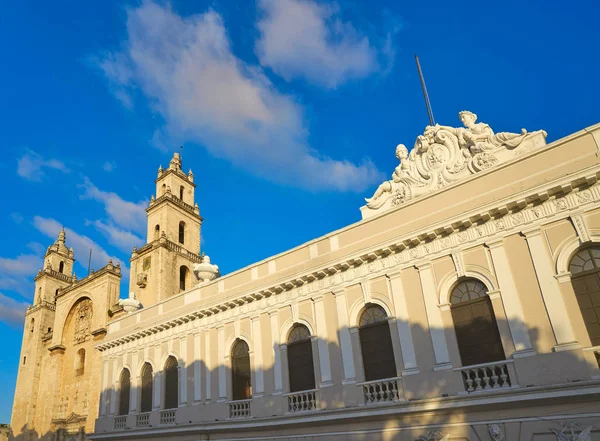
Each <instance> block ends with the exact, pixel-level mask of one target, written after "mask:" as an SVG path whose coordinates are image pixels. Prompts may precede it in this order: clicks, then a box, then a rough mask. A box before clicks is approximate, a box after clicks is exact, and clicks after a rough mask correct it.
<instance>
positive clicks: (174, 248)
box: [164, 239, 202, 263]
mask: <svg viewBox="0 0 600 441" xmlns="http://www.w3.org/2000/svg"><path fill="white" fill-rule="evenodd" d="M164 244H165V246H166V247H167V248H168V249H169V250H171V251H174V252H176V253H178V254H181V255H182V256H184V257H187V258H188V259H190V260H191V261H192V262H196V263H200V262H201V261H202V258H201V257H200V256H199V255H198V254H194V253H192V252H190V251H188V250H186V249H185V248H183V247H182V246H181V245H178V244H176V243H175V242H171V241H170V240H168V239H167V241H166V242H164Z"/></svg>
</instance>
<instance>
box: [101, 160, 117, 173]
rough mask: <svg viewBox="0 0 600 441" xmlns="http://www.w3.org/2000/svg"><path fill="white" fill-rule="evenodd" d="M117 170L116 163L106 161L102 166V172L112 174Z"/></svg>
mask: <svg viewBox="0 0 600 441" xmlns="http://www.w3.org/2000/svg"><path fill="white" fill-rule="evenodd" d="M115 168H117V163H116V162H114V161H106V162H105V163H104V164H102V170H104V171H105V172H109V173H110V172H111V171H113V170H114V169H115Z"/></svg>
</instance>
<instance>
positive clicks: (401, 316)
mask: <svg viewBox="0 0 600 441" xmlns="http://www.w3.org/2000/svg"><path fill="white" fill-rule="evenodd" d="M388 283H389V287H390V291H391V293H392V299H393V302H394V314H395V315H396V331H397V332H398V336H399V337H400V349H401V351H402V361H403V363H404V371H403V372H402V374H403V375H410V374H418V373H419V368H418V367H417V356H416V354H415V346H414V342H413V338H412V331H411V329H410V322H409V318H408V309H407V307H406V296H405V295H404V289H403V287H402V280H401V279H400V271H396V272H394V273H392V274H388Z"/></svg>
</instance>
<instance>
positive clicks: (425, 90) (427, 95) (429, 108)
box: [415, 55, 435, 126]
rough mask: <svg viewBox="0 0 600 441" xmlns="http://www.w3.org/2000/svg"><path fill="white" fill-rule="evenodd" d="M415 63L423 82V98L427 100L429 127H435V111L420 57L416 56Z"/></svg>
mask: <svg viewBox="0 0 600 441" xmlns="http://www.w3.org/2000/svg"><path fill="white" fill-rule="evenodd" d="M415 61H416V62H417V70H418V71H419V78H420V80H421V88H422V89H423V98H425V106H426V107H427V115H428V116H429V125H431V126H433V125H435V118H434V117H433V109H432V108H431V102H430V101H429V94H428V93H427V86H425V78H424V77H423V71H422V70H421V63H419V56H418V55H415Z"/></svg>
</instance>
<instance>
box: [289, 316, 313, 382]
mask: <svg viewBox="0 0 600 441" xmlns="http://www.w3.org/2000/svg"><path fill="white" fill-rule="evenodd" d="M287 345H288V347H287V357H288V370H289V374H290V392H299V391H302V390H311V389H314V388H315V369H314V366H313V354H312V343H311V341H310V331H309V330H308V328H307V327H306V326H304V325H296V326H294V327H293V328H292V331H291V332H290V335H289V336H288V340H287Z"/></svg>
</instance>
